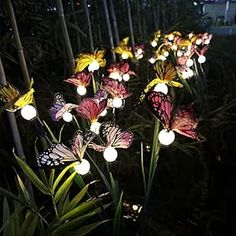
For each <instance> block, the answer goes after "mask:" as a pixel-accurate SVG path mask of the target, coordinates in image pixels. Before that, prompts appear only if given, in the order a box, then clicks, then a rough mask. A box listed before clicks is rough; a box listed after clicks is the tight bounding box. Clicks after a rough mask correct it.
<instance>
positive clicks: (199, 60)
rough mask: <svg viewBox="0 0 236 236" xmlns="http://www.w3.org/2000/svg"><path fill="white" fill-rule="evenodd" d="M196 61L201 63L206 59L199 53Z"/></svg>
mask: <svg viewBox="0 0 236 236" xmlns="http://www.w3.org/2000/svg"><path fill="white" fill-rule="evenodd" d="M197 61H198V62H199V63H201V64H202V63H204V62H205V61H206V57H205V56H203V55H200V56H199V57H198V59H197Z"/></svg>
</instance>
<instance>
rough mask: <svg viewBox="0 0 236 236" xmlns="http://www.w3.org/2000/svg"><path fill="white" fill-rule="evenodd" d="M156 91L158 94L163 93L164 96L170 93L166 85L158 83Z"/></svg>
mask: <svg viewBox="0 0 236 236" xmlns="http://www.w3.org/2000/svg"><path fill="white" fill-rule="evenodd" d="M153 90H154V91H156V92H162V93H164V94H167V93H168V86H167V85H166V84H164V83H158V84H157V85H156V86H155V87H154V89H153Z"/></svg>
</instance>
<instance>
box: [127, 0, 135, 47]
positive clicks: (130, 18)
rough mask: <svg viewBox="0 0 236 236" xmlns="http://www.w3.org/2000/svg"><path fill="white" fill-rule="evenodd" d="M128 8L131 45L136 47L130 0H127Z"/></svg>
mask: <svg viewBox="0 0 236 236" xmlns="http://www.w3.org/2000/svg"><path fill="white" fill-rule="evenodd" d="M126 5H127V10H128V20H129V31H130V38H131V45H132V47H134V29H133V22H132V16H131V7H130V2H129V0H126Z"/></svg>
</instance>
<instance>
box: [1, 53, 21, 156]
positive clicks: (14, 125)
mask: <svg viewBox="0 0 236 236" xmlns="http://www.w3.org/2000/svg"><path fill="white" fill-rule="evenodd" d="M0 83H1V84H4V85H5V84H7V81H6V76H5V71H4V68H3V64H2V59H1V56H0ZM7 117H8V120H9V123H10V129H11V133H12V137H13V141H14V146H15V148H16V153H17V155H18V156H19V157H21V159H23V160H25V153H24V150H23V146H22V142H21V137H20V133H19V130H18V126H17V123H16V117H15V114H14V113H12V112H7Z"/></svg>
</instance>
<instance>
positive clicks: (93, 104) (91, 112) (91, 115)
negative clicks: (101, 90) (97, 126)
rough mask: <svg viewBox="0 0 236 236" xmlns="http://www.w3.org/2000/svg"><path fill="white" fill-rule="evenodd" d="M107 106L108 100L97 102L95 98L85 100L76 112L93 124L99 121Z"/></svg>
mask: <svg viewBox="0 0 236 236" xmlns="http://www.w3.org/2000/svg"><path fill="white" fill-rule="evenodd" d="M106 106H107V100H102V101H97V100H95V99H93V98H85V99H83V100H82V101H81V103H80V104H79V106H78V107H77V109H76V111H77V113H78V115H79V116H81V117H83V118H85V119H87V120H89V121H90V122H91V123H93V122H96V121H97V120H98V118H99V116H100V114H101V113H102V112H103V110H104V109H105V108H106Z"/></svg>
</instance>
